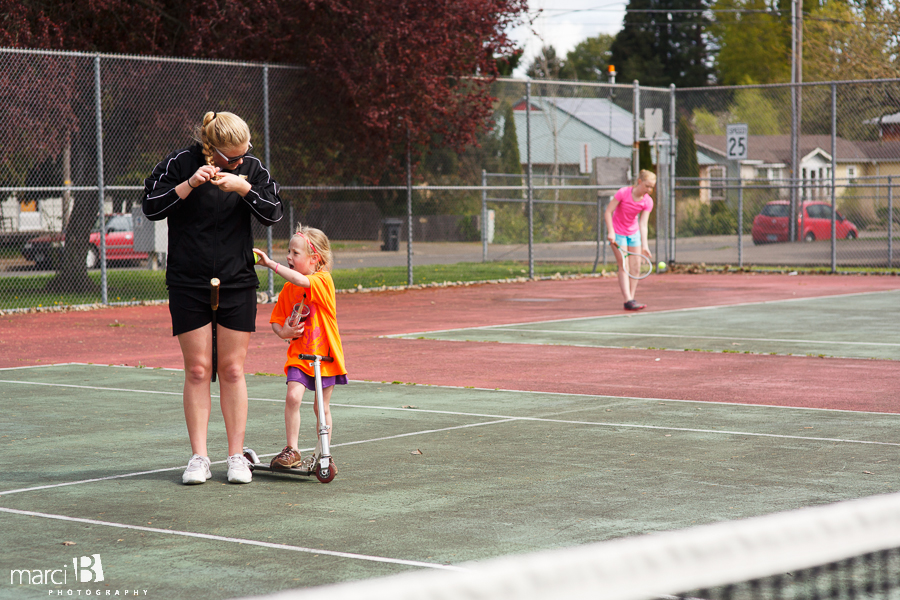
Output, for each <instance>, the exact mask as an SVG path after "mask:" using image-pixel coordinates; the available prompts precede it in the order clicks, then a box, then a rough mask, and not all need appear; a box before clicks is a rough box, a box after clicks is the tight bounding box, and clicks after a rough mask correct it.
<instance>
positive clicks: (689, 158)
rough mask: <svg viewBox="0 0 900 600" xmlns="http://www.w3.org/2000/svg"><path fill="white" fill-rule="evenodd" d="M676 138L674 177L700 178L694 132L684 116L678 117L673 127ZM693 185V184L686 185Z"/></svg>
mask: <svg viewBox="0 0 900 600" xmlns="http://www.w3.org/2000/svg"><path fill="white" fill-rule="evenodd" d="M675 133H676V135H677V136H678V156H677V157H676V158H675V177H700V164H699V163H698V162H697V142H695V141H694V130H693V129H691V123H690V121H688V119H687V117H685V116H684V115H679V117H678V122H677V124H676V125H675ZM688 185H693V183H692V182H691V183H688Z"/></svg>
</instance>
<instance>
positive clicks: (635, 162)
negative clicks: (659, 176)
mask: <svg viewBox="0 0 900 600" xmlns="http://www.w3.org/2000/svg"><path fill="white" fill-rule="evenodd" d="M631 105H632V111H633V114H632V115H631V121H632V124H633V127H634V131H633V135H634V139H633V140H632V141H633V144H632V148H631V181H630V182H629V183H634V182H635V181H636V180H637V176H638V173H640V170H641V119H640V113H641V84H640V83H638V80H637V79H635V80H634V91H633V92H632V102H631Z"/></svg>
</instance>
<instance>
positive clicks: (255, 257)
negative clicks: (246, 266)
mask: <svg viewBox="0 0 900 600" xmlns="http://www.w3.org/2000/svg"><path fill="white" fill-rule="evenodd" d="M253 262H254V263H258V262H259V254H257V253H256V252H254V253H253Z"/></svg>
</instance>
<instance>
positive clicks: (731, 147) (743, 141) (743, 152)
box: [725, 123, 747, 160]
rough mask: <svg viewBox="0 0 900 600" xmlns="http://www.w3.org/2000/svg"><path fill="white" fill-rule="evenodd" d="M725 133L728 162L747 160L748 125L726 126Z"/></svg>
mask: <svg viewBox="0 0 900 600" xmlns="http://www.w3.org/2000/svg"><path fill="white" fill-rule="evenodd" d="M725 133H726V135H725V144H726V154H727V156H728V160H745V159H746V158H747V124H746V123H734V124H733V125H726V127H725Z"/></svg>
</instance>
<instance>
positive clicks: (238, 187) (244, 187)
mask: <svg viewBox="0 0 900 600" xmlns="http://www.w3.org/2000/svg"><path fill="white" fill-rule="evenodd" d="M211 183H212V184H213V185H215V186H217V187H218V188H219V189H220V190H222V191H223V192H237V193H238V194H240V195H241V196H242V197H243V196H246V195H247V192H249V191H250V184H249V183H248V182H247V178H246V177H245V176H244V175H235V174H234V173H226V172H224V171H223V172H220V173H219V176H218V177H216V178H214V179H213V180H212V182H211Z"/></svg>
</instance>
